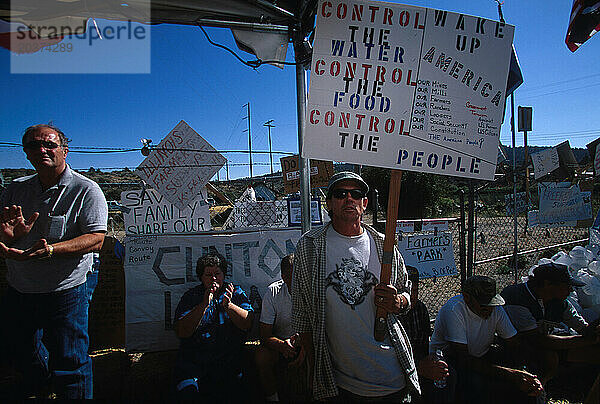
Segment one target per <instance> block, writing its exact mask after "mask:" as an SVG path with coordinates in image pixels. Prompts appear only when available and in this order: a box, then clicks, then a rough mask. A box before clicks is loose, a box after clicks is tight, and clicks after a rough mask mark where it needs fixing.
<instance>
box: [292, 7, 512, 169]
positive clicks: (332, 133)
mask: <svg viewBox="0 0 600 404" xmlns="http://www.w3.org/2000/svg"><path fill="white" fill-rule="evenodd" d="M513 32H514V27H513V26H510V25H506V24H504V23H503V22H496V21H491V20H486V19H485V18H479V17H473V16H468V15H464V14H457V13H452V12H448V11H440V10H433V9H427V8H423V7H413V6H406V5H401V4H390V3H380V2H364V1H360V0H354V1H341V0H338V1H320V2H319V5H318V6H317V24H316V30H315V41H314V48H313V57H312V67H311V77H310V89H309V97H308V108H307V121H306V133H305V136H304V139H303V148H302V153H303V157H308V158H311V159H312V158H316V159H326V160H337V161H346V162H351V163H356V164H366V165H370V166H376V167H387V168H393V169H403V170H409V171H421V172H429V173H436V174H443V175H454V176H460V177H470V178H479V179H487V180H491V179H493V177H494V173H495V168H496V161H497V153H498V139H499V134H500V125H501V123H502V117H503V111H504V98H505V90H506V82H507V75H508V67H509V63H510V53H511V44H512V37H513Z"/></svg>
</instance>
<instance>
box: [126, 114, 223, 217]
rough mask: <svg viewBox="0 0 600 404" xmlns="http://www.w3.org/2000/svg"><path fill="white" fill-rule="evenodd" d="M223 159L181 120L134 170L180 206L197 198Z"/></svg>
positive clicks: (182, 206)
mask: <svg viewBox="0 0 600 404" xmlns="http://www.w3.org/2000/svg"><path fill="white" fill-rule="evenodd" d="M225 161H226V159H225V157H223V156H222V155H221V154H220V153H218V152H217V151H216V149H215V148H214V147H212V146H211V145H210V144H209V143H208V142H207V141H206V140H204V138H202V136H200V135H199V134H198V133H196V131H194V129H192V128H191V127H190V126H189V125H188V124H187V123H185V122H184V121H181V122H179V123H178V124H177V126H175V128H173V130H172V131H171V132H169V134H168V135H167V136H166V137H165V138H164V139H163V140H162V141H161V142H160V143H159V145H158V146H157V147H156V148H155V149H152V151H151V152H150V155H149V156H148V157H146V158H145V159H144V161H142V164H140V165H139V167H138V168H137V169H136V170H135V173H136V174H137V175H138V176H139V177H140V178H141V179H143V180H144V181H146V182H147V183H148V184H150V185H152V188H154V189H156V190H157V191H158V193H159V194H161V195H163V196H164V197H165V198H167V200H168V201H169V202H171V203H172V204H173V205H175V206H177V207H178V208H179V209H181V210H184V209H185V208H186V206H187V205H189V204H190V203H191V202H192V201H194V200H196V199H197V198H198V195H199V194H200V192H201V190H202V188H203V187H204V186H205V185H206V183H207V182H208V181H209V180H210V179H211V178H212V177H213V175H215V173H216V172H217V171H219V169H220V168H221V167H223V165H224V164H225Z"/></svg>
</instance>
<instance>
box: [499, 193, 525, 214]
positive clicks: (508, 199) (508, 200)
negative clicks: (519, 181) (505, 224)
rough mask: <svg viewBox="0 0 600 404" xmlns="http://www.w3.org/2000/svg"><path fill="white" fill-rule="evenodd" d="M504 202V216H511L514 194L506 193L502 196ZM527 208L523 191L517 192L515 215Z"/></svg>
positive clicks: (513, 208) (513, 210) (513, 212)
mask: <svg viewBox="0 0 600 404" xmlns="http://www.w3.org/2000/svg"><path fill="white" fill-rule="evenodd" d="M504 203H505V204H506V216H512V215H514V214H515V196H514V194H507V195H505V196H504ZM526 210H527V201H526V198H525V192H517V215H518V214H520V213H523V212H525V211H526Z"/></svg>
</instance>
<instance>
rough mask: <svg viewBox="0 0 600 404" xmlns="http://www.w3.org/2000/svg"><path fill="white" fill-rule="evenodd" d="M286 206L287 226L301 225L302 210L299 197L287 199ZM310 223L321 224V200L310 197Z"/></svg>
mask: <svg viewBox="0 0 600 404" xmlns="http://www.w3.org/2000/svg"><path fill="white" fill-rule="evenodd" d="M287 207H288V226H290V227H291V226H301V225H302V212H301V209H300V200H299V199H287ZM310 223H311V224H312V225H321V224H323V215H322V214H321V200H320V199H312V200H311V201H310Z"/></svg>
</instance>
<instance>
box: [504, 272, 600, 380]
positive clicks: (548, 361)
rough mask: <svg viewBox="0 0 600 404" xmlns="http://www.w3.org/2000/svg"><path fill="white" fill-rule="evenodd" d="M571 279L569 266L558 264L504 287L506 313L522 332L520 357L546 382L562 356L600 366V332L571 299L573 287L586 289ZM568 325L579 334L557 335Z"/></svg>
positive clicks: (520, 333)
mask: <svg viewBox="0 0 600 404" xmlns="http://www.w3.org/2000/svg"><path fill="white" fill-rule="evenodd" d="M584 285H585V283H583V282H580V281H578V280H576V279H574V278H572V277H571V275H570V274H569V269H568V267H567V266H566V265H562V264H557V263H554V262H551V263H548V264H544V265H540V266H538V267H536V268H534V269H533V275H531V276H529V279H528V281H527V282H525V283H520V284H518V285H510V286H507V287H506V288H504V290H503V291H502V293H501V295H502V297H503V298H504V300H505V301H506V306H505V309H506V312H507V314H508V316H509V318H510V320H511V322H512V323H513V325H514V326H515V328H516V329H517V331H518V332H519V337H520V340H521V341H522V346H521V347H520V348H521V349H520V351H519V356H521V359H522V360H523V362H524V363H526V364H527V365H528V366H529V367H531V368H532V369H536V370H537V371H539V373H540V375H541V379H542V382H544V383H545V382H546V381H548V380H549V379H550V378H552V377H553V376H554V374H555V373H556V370H557V369H558V364H559V357H560V358H561V359H562V360H564V361H567V362H580V363H591V364H600V343H599V335H600V333H599V329H598V328H597V326H595V325H593V326H589V325H588V324H587V322H586V321H585V320H584V319H583V317H581V316H580V315H579V314H578V313H577V311H576V310H575V308H574V307H573V305H572V304H571V303H570V302H569V301H568V300H567V296H569V293H571V291H572V290H573V286H584ZM560 323H564V324H566V325H568V326H569V327H571V328H572V329H574V330H575V331H576V332H577V333H579V335H553V334H552V331H553V330H554V328H555V327H557V326H560Z"/></svg>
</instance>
